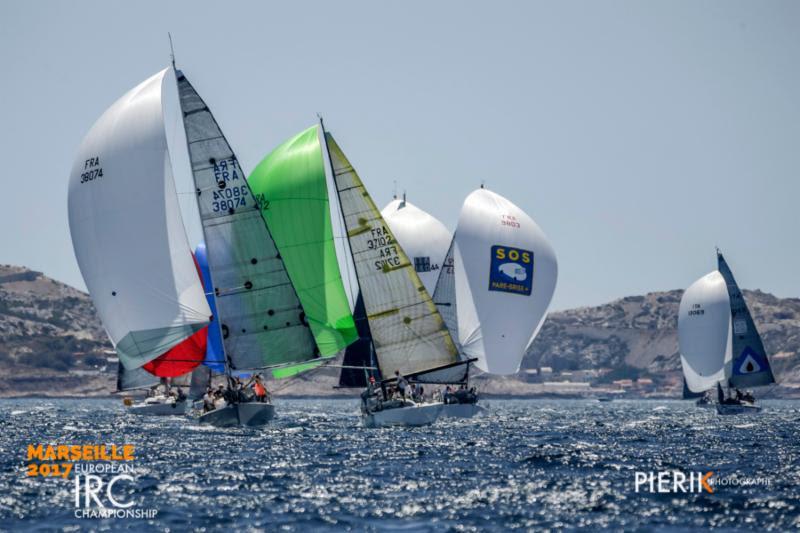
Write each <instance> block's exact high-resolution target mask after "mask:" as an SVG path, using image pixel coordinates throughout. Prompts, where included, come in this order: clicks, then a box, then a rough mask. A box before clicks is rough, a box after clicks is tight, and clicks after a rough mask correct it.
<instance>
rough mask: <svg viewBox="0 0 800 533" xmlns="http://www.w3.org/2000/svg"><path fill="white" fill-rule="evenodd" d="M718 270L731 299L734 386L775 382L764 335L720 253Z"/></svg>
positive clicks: (732, 382)
mask: <svg viewBox="0 0 800 533" xmlns="http://www.w3.org/2000/svg"><path fill="white" fill-rule="evenodd" d="M717 265H718V267H717V268H719V273H720V274H721V275H722V277H723V278H724V280H725V285H726V288H727V291H728V298H729V300H730V313H731V320H732V332H731V334H732V339H733V343H732V351H733V361H732V365H731V371H730V374H729V376H730V382H731V385H733V386H734V387H760V386H762V385H769V384H770V383H775V376H774V375H773V374H772V368H771V367H770V364H769V358H768V357H767V352H766V350H764V343H763V342H762V341H761V335H759V334H758V330H757V329H756V325H755V323H754V322H753V317H752V316H751V315H750V310H749V309H748V308H747V303H746V302H745V301H744V296H743V295H742V291H741V290H739V286H738V285H737V284H736V280H735V279H733V273H731V269H730V268H729V267H728V263H727V262H726V261H725V258H724V257H722V254H721V253H720V252H717Z"/></svg>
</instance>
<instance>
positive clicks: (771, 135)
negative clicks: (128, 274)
mask: <svg viewBox="0 0 800 533" xmlns="http://www.w3.org/2000/svg"><path fill="white" fill-rule="evenodd" d="M0 20H2V21H3V29H2V31H0V72H2V78H1V79H0V112H1V113H0V116H2V121H1V122H0V124H2V128H0V151H2V152H0V153H1V155H2V160H3V162H4V164H5V169H6V170H5V172H4V175H3V178H2V180H3V181H2V183H3V186H4V187H3V188H4V190H5V198H4V200H3V202H2V205H3V207H2V209H0V224H2V226H1V227H2V228H3V231H2V232H0V263H3V264H15V265H24V266H27V267H29V268H32V269H35V270H39V271H42V272H44V273H45V274H46V275H48V276H51V277H53V278H56V279H58V280H60V281H64V282H66V283H69V284H70V285H74V286H76V287H79V288H85V285H84V283H83V280H82V278H81V274H80V271H79V269H78V266H77V263H76V261H75V258H74V254H73V250H72V243H71V240H70V234H69V225H68V222H67V182H68V176H69V171H70V168H71V166H72V163H73V159H74V158H75V156H76V153H77V148H78V145H79V144H80V142H81V140H82V138H83V136H84V135H85V134H86V132H87V131H88V129H89V128H90V127H91V125H92V124H93V123H94V121H95V120H96V119H97V118H98V117H99V116H100V115H101V114H102V113H103V111H104V110H105V109H106V108H107V107H108V106H109V105H111V104H112V103H113V102H114V101H115V100H116V99H117V98H119V97H120V96H121V95H122V94H124V93H125V92H126V91H127V90H128V89H130V88H132V87H133V86H135V85H137V84H138V83H139V82H141V81H142V80H144V79H145V78H147V77H148V76H150V75H151V74H153V73H155V72H157V71H158V70H160V69H162V68H164V67H165V66H167V65H168V62H169V42H168V39H167V32H171V33H172V36H173V39H174V42H175V54H176V59H177V63H178V67H179V68H181V69H182V70H183V71H184V72H185V73H186V75H187V76H188V77H189V79H190V80H192V83H193V85H194V86H195V87H196V88H197V90H198V91H199V93H200V94H201V95H202V96H203V98H204V99H205V101H206V102H207V103H208V105H209V106H210V107H211V109H212V110H213V112H214V115H215V117H216V118H217V120H218V121H219V123H220V125H221V127H222V129H223V131H224V132H225V134H226V136H227V138H228V140H229V141H230V143H231V145H232V146H233V148H234V150H235V151H236V153H237V154H238V157H239V159H240V161H241V162H242V165H243V168H244V170H245V171H247V172H249V171H250V170H252V169H253V168H254V167H255V165H256V164H258V162H259V161H260V160H261V159H262V158H263V157H264V156H265V155H266V154H268V153H269V152H270V151H271V150H272V149H273V148H275V147H276V146H277V145H279V144H280V143H281V142H283V141H284V140H285V139H287V138H288V137H290V136H292V135H294V134H295V133H298V132H299V131H301V130H303V129H305V128H307V127H308V126H310V125H312V124H313V123H314V121H315V120H316V113H317V112H319V113H322V114H323V116H324V118H325V124H326V126H327V127H328V129H329V130H330V131H331V132H332V133H333V134H334V136H335V137H336V139H337V141H338V142H339V144H340V145H341V146H342V148H343V149H344V151H345V152H346V153H347V155H348V158H349V159H350V161H351V162H352V163H353V165H354V166H355V167H356V169H357V170H358V172H359V175H360V176H361V178H362V180H363V181H364V183H365V185H366V186H367V188H368V190H369V191H370V193H371V194H372V196H373V198H374V199H375V201H376V203H377V204H378V205H379V207H382V206H383V205H385V204H386V203H387V202H389V201H390V200H391V199H392V194H393V191H394V190H395V182H396V183H397V185H396V188H397V190H398V191H399V192H402V191H406V193H407V195H408V199H409V200H410V201H412V202H413V203H414V204H416V205H417V206H419V207H420V208H422V209H425V210H427V211H429V212H430V213H432V214H433V215H435V216H436V217H438V218H439V219H440V220H442V221H443V222H444V223H445V224H446V225H447V226H448V227H449V228H450V229H451V230H453V229H454V226H455V223H456V221H457V218H458V213H459V210H460V207H461V204H462V202H463V200H464V198H465V197H466V196H467V195H468V194H469V193H470V192H471V191H472V190H474V189H475V188H477V187H479V186H480V184H481V183H482V182H483V183H485V184H486V186H487V187H488V188H490V189H491V190H493V191H495V192H497V193H499V194H501V195H503V196H506V197H508V198H509V199H511V200H512V201H513V202H515V203H516V204H517V205H518V206H519V207H521V208H522V209H524V210H525V211H526V212H527V213H528V214H530V215H531V216H532V217H533V218H534V219H535V220H536V221H537V223H538V224H539V226H540V227H541V228H542V229H543V230H544V231H545V233H546V234H547V235H548V237H549V239H550V241H551V242H552V244H553V247H554V248H555V251H556V254H557V257H558V263H559V279H558V286H557V288H556V293H555V296H554V300H553V305H552V308H553V309H565V308H571V307H576V306H586V305H595V304H600V303H604V302H607V301H610V300H613V299H616V298H619V297H623V296H626V295H633V294H643V293H646V292H651V291H658V290H668V289H676V288H684V287H686V286H688V285H689V284H690V283H692V282H693V281H694V280H695V279H697V278H699V277H700V276H702V275H703V274H705V273H707V272H709V271H711V270H713V269H714V268H715V267H716V261H715V255H714V247H715V246H719V247H720V248H721V249H722V250H723V252H724V253H725V255H726V258H727V259H728V261H729V264H730V265H731V268H732V269H733V271H734V274H735V275H736V277H737V280H738V282H739V284H740V285H741V286H742V287H745V288H753V289H755V288H760V289H762V290H764V291H768V292H771V293H773V294H776V295H778V296H783V297H786V296H792V297H798V296H800V281H798V273H799V272H800V246H798V230H800V214H799V213H798V202H800V68H798V65H800V31H798V28H800V2H792V1H787V2H781V1H768V2H762V1H747V2H741V1H727V0H720V1H714V0H707V1H703V2H697V1H694V0H688V1H670V2H666V1H648V2H639V1H603V2H594V1H583V2H574V1H558V2H556V1H553V2H536V1H526V2H522V1H520V2H502V1H498V2H488V1H486V2H466V1H452V2H448V1H441V2H429V1H404V2H374V1H369V2H366V1H365V2H347V1H341V2H329V1H320V2H313V1H306V2H265V1H260V2H259V1H253V2H243V1H226V2H207V1H146V0H145V1H143V0H137V1H136V2H133V1H129V2H118V1H98V2H86V1H74V2H42V1H29V0H26V1H21V0H20V1H8V0H6V1H3V2H0Z"/></svg>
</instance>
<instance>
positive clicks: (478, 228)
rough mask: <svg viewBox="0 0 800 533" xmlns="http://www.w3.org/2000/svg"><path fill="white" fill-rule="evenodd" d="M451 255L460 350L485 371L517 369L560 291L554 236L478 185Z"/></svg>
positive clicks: (467, 204)
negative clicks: (496, 258) (474, 359)
mask: <svg viewBox="0 0 800 533" xmlns="http://www.w3.org/2000/svg"><path fill="white" fill-rule="evenodd" d="M500 251H502V254H501V253H500ZM495 255H502V256H503V259H501V260H495V259H493V257H495ZM454 262H455V284H456V299H457V301H458V336H459V342H460V344H461V351H462V353H463V354H464V355H465V356H466V357H470V358H472V357H475V358H477V359H478V360H477V361H476V363H475V364H476V365H477V366H478V368H480V369H481V370H483V371H485V372H489V373H492V374H500V375H509V374H515V373H516V372H518V371H519V366H520V363H521V362H522V358H523V356H524V355H525V351H526V350H527V348H528V346H529V344H530V342H532V339H533V337H534V334H535V332H537V331H538V330H539V329H540V327H541V324H542V323H543V322H544V319H545V316H546V315H547V308H548V306H549V305H550V301H551V300H552V298H553V292H554V291H555V287H556V279H557V277H558V265H557V262H556V256H555V252H554V251H553V248H552V246H551V245H550V242H549V241H548V240H547V237H546V236H545V234H544V232H542V230H541V229H540V228H539V226H538V225H537V224H536V222H534V221H533V219H532V218H531V217H530V216H528V215H527V214H526V213H525V212H524V211H523V210H522V209H520V208H519V207H517V206H516V205H514V204H513V203H512V202H511V201H509V200H508V199H506V198H504V197H502V196H500V195H499V194H496V193H494V192H491V191H489V190H486V189H478V190H476V191H474V192H472V193H471V194H470V195H469V196H468V197H467V199H466V200H465V201H464V206H463V207H462V209H461V214H460V216H459V219H458V227H457V228H456V234H455V244H454ZM498 287H504V288H503V289H498Z"/></svg>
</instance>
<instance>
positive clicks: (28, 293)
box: [0, 266, 800, 397]
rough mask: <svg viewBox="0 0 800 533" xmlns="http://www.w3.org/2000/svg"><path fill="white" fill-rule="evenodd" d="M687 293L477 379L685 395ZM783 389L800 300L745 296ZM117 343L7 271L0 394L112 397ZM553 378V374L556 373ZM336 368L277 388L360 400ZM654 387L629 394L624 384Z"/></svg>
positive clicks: (650, 301)
mask: <svg viewBox="0 0 800 533" xmlns="http://www.w3.org/2000/svg"><path fill="white" fill-rule="evenodd" d="M681 294H682V291H679V290H674V291H667V292H656V293H650V294H647V295H645V296H629V297H626V298H622V299H619V300H615V301H613V302H611V303H608V304H605V305H600V306H596V307H582V308H578V309H570V310H567V311H560V312H556V313H552V314H550V316H549V317H548V319H547V321H546V323H545V325H544V327H543V328H542V331H541V333H540V334H539V336H538V338H537V339H536V341H535V342H534V344H533V346H532V347H531V350H530V352H529V353H528V354H527V355H526V356H525V359H524V360H523V364H522V371H521V372H520V374H519V375H517V376H512V377H505V378H503V377H496V376H488V375H477V376H475V383H476V384H477V386H478V387H479V388H480V390H482V391H483V392H485V393H491V394H507V395H553V394H558V395H567V396H572V395H593V394H598V393H599V394H602V393H607V392H612V391H615V392H623V391H625V392H626V394H629V395H637V396H640V395H644V396H677V395H678V394H679V387H680V359H679V356H678V351H677V349H678V340H677V330H676V326H677V320H676V316H677V311H678V303H679V301H680V297H681ZM744 294H745V298H746V299H747V302H748V305H749V306H750V309H751V311H752V312H753V315H754V319H755V321H756V324H757V325H758V327H759V330H760V331H761V334H762V337H763V339H764V343H765V345H766V348H767V351H768V352H769V353H770V355H771V360H772V362H773V367H774V369H775V372H776V375H777V376H778V379H779V381H780V382H781V386H779V387H773V388H771V389H770V390H768V391H765V393H763V394H762V396H764V395H767V396H780V397H787V396H792V397H796V396H800V299H797V298H776V297H775V296H772V295H770V294H766V293H763V292H761V291H744ZM110 349H111V345H110V343H109V342H108V339H107V337H106V335H105V332H104V331H103V328H102V325H101V324H100V321H99V319H98V317H97V314H96V313H95V311H94V308H93V306H92V302H91V299H90V298H89V297H88V295H87V294H85V293H83V292H81V291H78V290H76V289H74V288H72V287H69V286H67V285H65V284H63V283H59V282H57V281H54V280H52V279H49V278H47V277H46V276H44V275H43V274H41V273H40V272H34V271H31V270H27V269H25V268H22V267H14V266H0V368H2V369H3V370H4V372H3V373H2V374H0V396H14V395H27V394H31V395H32V394H37V395H87V394H94V395H99V394H108V393H110V392H111V391H112V390H113V386H114V380H115V373H114V372H115V368H114V365H108V364H107V363H106V358H107V355H108V353H107V351H108V350H110ZM550 369H551V370H552V371H551V372H550V371H549V370H550ZM337 375H338V370H337V369H335V368H329V369H322V370H319V371H315V372H312V373H308V374H306V375H302V376H300V377H298V378H296V379H292V380H289V381H285V382H280V383H275V384H274V385H273V389H274V390H275V391H276V392H277V393H279V394H280V395H284V396H293V395H334V394H352V392H353V391H341V390H337V389H334V388H333V386H334V385H335V384H336V381H337V379H336V376H337ZM625 379H632V380H634V381H635V380H636V379H638V380H640V381H639V382H638V383H645V382H649V381H648V380H650V381H652V384H650V385H648V386H647V387H637V386H636V383H634V386H633V387H632V388H624V387H622V386H621V385H619V384H614V381H617V380H625Z"/></svg>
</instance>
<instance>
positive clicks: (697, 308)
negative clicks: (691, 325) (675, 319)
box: [689, 304, 706, 316]
mask: <svg viewBox="0 0 800 533" xmlns="http://www.w3.org/2000/svg"><path fill="white" fill-rule="evenodd" d="M704 314H706V311H705V309H703V306H702V305H700V304H693V305H692V308H691V309H689V316H697V315H704Z"/></svg>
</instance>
